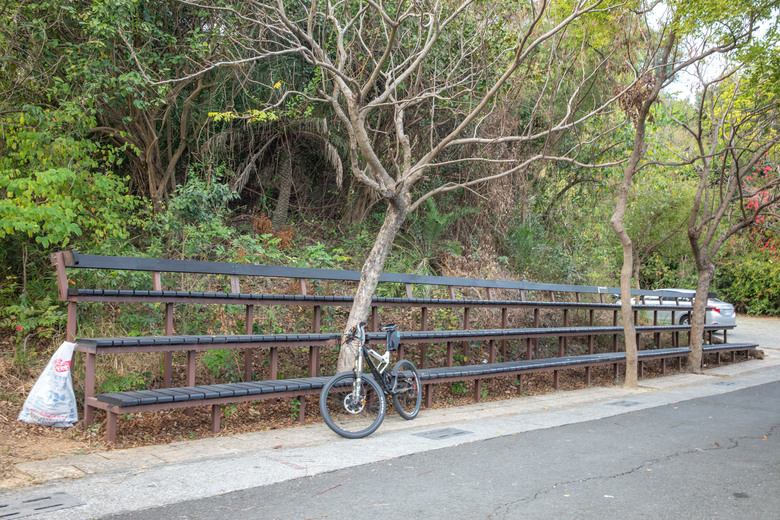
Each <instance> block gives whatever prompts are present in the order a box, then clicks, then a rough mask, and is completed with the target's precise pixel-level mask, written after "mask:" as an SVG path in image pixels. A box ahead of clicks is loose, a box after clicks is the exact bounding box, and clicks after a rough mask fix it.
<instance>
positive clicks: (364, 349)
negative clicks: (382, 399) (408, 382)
mask: <svg viewBox="0 0 780 520" xmlns="http://www.w3.org/2000/svg"><path fill="white" fill-rule="evenodd" d="M358 337H360V336H358ZM363 337H365V336H363ZM385 349H386V350H385V353H384V354H379V352H377V351H376V350H373V349H371V348H369V346H368V342H363V344H362V345H360V350H358V355H357V359H356V360H355V382H354V383H353V384H352V388H353V392H354V393H355V395H356V396H357V397H360V391H361V389H362V387H363V385H362V382H363V360H364V359H365V361H366V364H367V365H368V370H369V371H370V372H371V375H373V376H374V379H375V380H376V382H377V383H379V386H380V387H382V391H383V392H384V393H385V395H395V394H396V393H397V392H396V385H397V383H398V381H397V380H396V381H394V382H393V388H389V387H388V385H387V381H385V378H384V377H382V376H383V375H384V374H385V371H386V370H387V367H389V366H390V351H389V350H387V345H385ZM371 358H373V359H376V360H377V363H378V364H377V365H374V363H373V362H372V361H371Z"/></svg>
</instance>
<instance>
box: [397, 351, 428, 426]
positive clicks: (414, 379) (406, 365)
mask: <svg viewBox="0 0 780 520" xmlns="http://www.w3.org/2000/svg"><path fill="white" fill-rule="evenodd" d="M393 380H394V381H395V382H396V383H395V390H396V391H395V393H394V394H393V406H394V407H395V409H396V411H397V412H398V415H400V416H401V417H403V418H404V419H406V420H412V419H414V418H415V417H417V414H418V413H419V412H420V405H421V404H422V391H421V388H420V374H418V373H417V368H415V366H414V365H413V364H412V362H411V361H409V360H407V359H403V360H401V361H399V362H398V363H396V365H395V367H393Z"/></svg>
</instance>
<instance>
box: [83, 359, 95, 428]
mask: <svg viewBox="0 0 780 520" xmlns="http://www.w3.org/2000/svg"><path fill="white" fill-rule="evenodd" d="M90 397H95V353H94V352H87V353H85V354H84V428H85V429H86V428H89V427H90V426H92V422H93V421H94V419H95V409H94V408H92V407H91V406H89V405H87V399H88V398H90Z"/></svg>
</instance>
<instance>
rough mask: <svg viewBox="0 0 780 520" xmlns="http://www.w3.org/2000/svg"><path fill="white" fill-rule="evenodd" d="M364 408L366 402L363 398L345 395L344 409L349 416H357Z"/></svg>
mask: <svg viewBox="0 0 780 520" xmlns="http://www.w3.org/2000/svg"><path fill="white" fill-rule="evenodd" d="M365 406H366V400H365V399H364V398H362V397H361V398H356V397H355V394H347V395H346V396H344V409H345V410H346V411H348V412H349V413H351V414H355V415H357V414H359V413H360V412H362V411H363V408H365Z"/></svg>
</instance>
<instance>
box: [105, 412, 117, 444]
mask: <svg viewBox="0 0 780 520" xmlns="http://www.w3.org/2000/svg"><path fill="white" fill-rule="evenodd" d="M106 442H107V443H109V444H116V412H112V411H111V410H108V411H107V412H106Z"/></svg>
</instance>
